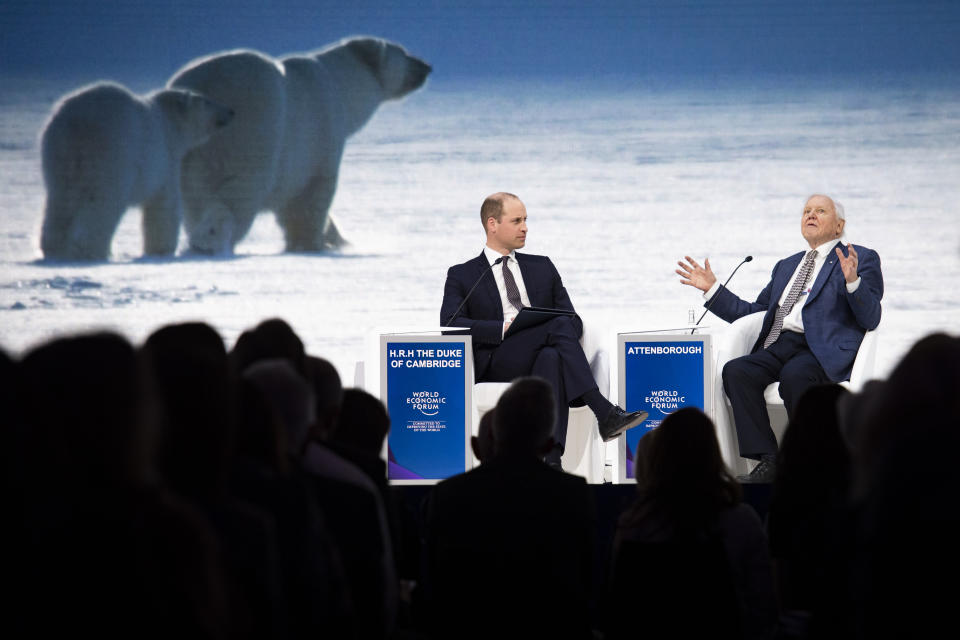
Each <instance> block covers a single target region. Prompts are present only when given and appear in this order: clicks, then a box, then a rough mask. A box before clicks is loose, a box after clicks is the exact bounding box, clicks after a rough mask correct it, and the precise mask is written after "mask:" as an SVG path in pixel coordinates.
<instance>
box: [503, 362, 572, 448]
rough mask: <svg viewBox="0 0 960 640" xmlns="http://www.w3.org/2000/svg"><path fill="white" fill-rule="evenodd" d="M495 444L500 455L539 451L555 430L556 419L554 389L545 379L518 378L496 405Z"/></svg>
mask: <svg viewBox="0 0 960 640" xmlns="http://www.w3.org/2000/svg"><path fill="white" fill-rule="evenodd" d="M495 410H496V413H495V414H494V418H493V446H494V450H495V451H496V453H497V455H499V454H501V453H504V452H509V453H536V452H537V451H538V450H539V449H540V447H541V446H542V445H544V444H545V443H546V442H547V440H548V439H549V438H550V435H551V434H552V433H553V425H554V422H555V421H556V418H557V410H556V407H555V404H554V396H553V388H552V387H551V386H550V383H548V382H547V381H546V380H544V379H543V378H540V377H537V376H525V377H522V378H517V379H516V380H514V381H513V384H511V385H510V387H509V388H508V389H507V390H506V391H504V392H503V395H501V396H500V400H499V401H498V402H497V406H496V407H495Z"/></svg>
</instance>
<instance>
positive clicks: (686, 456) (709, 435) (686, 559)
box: [607, 407, 776, 638]
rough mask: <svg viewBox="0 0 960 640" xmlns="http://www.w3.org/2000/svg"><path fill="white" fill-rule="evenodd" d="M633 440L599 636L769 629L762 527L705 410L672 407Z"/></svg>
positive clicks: (740, 633)
mask: <svg viewBox="0 0 960 640" xmlns="http://www.w3.org/2000/svg"><path fill="white" fill-rule="evenodd" d="M641 442H642V443H644V444H643V447H638V452H637V457H636V460H637V467H638V468H639V473H638V477H637V498H636V500H635V502H634V503H633V504H632V505H631V506H630V507H629V508H628V509H627V510H626V511H624V513H623V514H622V516H621V518H620V521H619V523H618V526H617V531H616V534H615V539H614V546H613V560H612V567H611V577H610V586H609V589H610V598H609V608H610V611H609V613H608V616H607V619H608V625H609V626H608V636H609V637H611V638H623V637H629V636H633V635H637V634H641V635H643V637H652V638H666V637H670V638H673V637H708V636H709V637H724V638H767V637H772V634H773V632H774V629H775V626H776V602H775V600H774V592H773V578H772V574H771V568H770V560H769V556H768V554H767V551H766V538H765V535H764V532H763V527H762V524H761V521H760V518H759V516H757V514H756V512H755V511H754V510H753V509H752V508H751V507H750V506H748V505H746V504H744V503H742V502H741V492H740V486H739V484H737V482H736V480H734V478H733V477H732V476H731V475H730V472H729V471H728V470H727V468H726V467H725V466H724V463H723V459H722V458H721V456H720V448H719V445H718V444H717V438H716V434H715V431H714V426H713V423H712V422H711V421H710V418H708V417H707V416H706V415H705V414H704V413H703V412H702V411H700V410H699V409H696V408H693V407H688V408H683V409H680V410H678V411H675V412H674V413H671V414H670V415H668V416H667V417H666V418H665V419H664V420H663V422H662V423H661V424H660V426H659V427H657V429H656V431H655V432H653V433H651V434H648V435H646V436H644V437H643V438H641Z"/></svg>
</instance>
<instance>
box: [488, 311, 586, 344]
mask: <svg viewBox="0 0 960 640" xmlns="http://www.w3.org/2000/svg"><path fill="white" fill-rule="evenodd" d="M576 315H577V312H576V311H572V310H569V309H548V308H546V307H524V308H522V309H520V312H519V313H518V314H517V317H516V318H514V319H513V322H511V323H510V328H509V329H507V332H506V333H504V334H503V339H504V340H506V339H507V338H509V337H510V336H512V335H513V334H515V333H517V332H518V331H523V330H524V329H529V328H530V327H535V326H537V325H538V324H543V323H544V322H546V321H547V320H550V319H552V318H556V317H557V316H576Z"/></svg>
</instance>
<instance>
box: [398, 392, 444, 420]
mask: <svg viewBox="0 0 960 640" xmlns="http://www.w3.org/2000/svg"><path fill="white" fill-rule="evenodd" d="M445 404H447V398H446V396H442V395H440V393H439V392H437V391H413V392H411V393H410V395H409V396H407V406H408V407H410V408H411V409H413V410H415V411H419V412H420V413H422V414H423V415H425V416H435V415H437V414H438V413H440V408H441V407H443V405H445Z"/></svg>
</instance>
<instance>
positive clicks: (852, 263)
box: [836, 244, 860, 282]
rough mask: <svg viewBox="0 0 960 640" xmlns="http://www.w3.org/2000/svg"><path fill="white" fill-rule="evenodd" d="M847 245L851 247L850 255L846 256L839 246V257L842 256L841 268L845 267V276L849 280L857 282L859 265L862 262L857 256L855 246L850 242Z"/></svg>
mask: <svg viewBox="0 0 960 640" xmlns="http://www.w3.org/2000/svg"><path fill="white" fill-rule="evenodd" d="M847 247H848V248H849V251H850V255H849V256H848V257H844V255H843V252H842V251H840V247H837V249H836V251H837V257H838V258H840V268H841V269H843V277H844V278H845V279H846V280H847V282H856V280H857V265H858V264H859V263H860V260H859V258H858V257H857V250H856V249H854V248H853V245H852V244H849V245H847Z"/></svg>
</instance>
